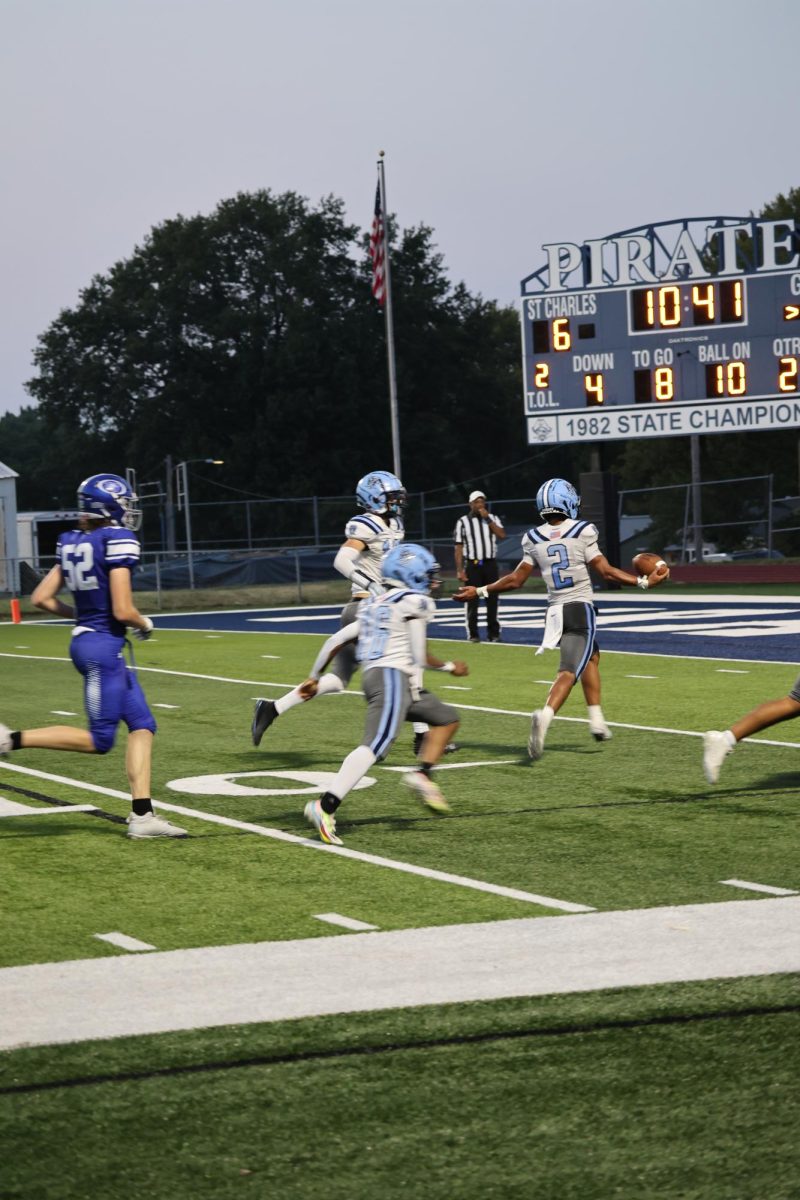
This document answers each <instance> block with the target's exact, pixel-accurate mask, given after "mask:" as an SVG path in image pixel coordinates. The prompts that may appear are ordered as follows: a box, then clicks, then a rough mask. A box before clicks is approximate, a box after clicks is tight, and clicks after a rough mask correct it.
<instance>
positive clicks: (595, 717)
mask: <svg viewBox="0 0 800 1200" xmlns="http://www.w3.org/2000/svg"><path fill="white" fill-rule="evenodd" d="M586 708H587V711H588V713H589V721H590V722H591V724H592V725H605V723H606V722H605V718H604V717H603V710H602V708H601V707H600V705H599V704H587V705H586Z"/></svg>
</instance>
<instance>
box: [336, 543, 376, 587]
mask: <svg viewBox="0 0 800 1200" xmlns="http://www.w3.org/2000/svg"><path fill="white" fill-rule="evenodd" d="M360 558H361V551H360V550H356V548H355V546H340V547H339V550H338V551H337V554H336V558H335V559H334V560H333V565H334V567H335V568H336V570H337V571H338V572H339V574H340V575H344V577H345V579H349V580H350V582H351V583H355V584H358V586H359V587H362V588H363V589H364V591H365V592H366V591H369V585H370V578H369V576H368V575H367V574H366V572H364V571H362V570H361V568H360V567H359V565H358V560H359V559H360Z"/></svg>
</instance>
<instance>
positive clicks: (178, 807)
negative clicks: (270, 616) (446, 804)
mask: <svg viewBox="0 0 800 1200" xmlns="http://www.w3.org/2000/svg"><path fill="white" fill-rule="evenodd" d="M698 737H702V734H698ZM0 770H5V771H18V772H19V773H20V774H21V775H32V776H34V777H35V778H37V779H48V780H50V781H51V782H52V783H64V784H66V785H67V786H68V787H78V788H81V789H82V790H83V791H85V792H99V793H100V795H103V796H115V797H117V798H118V799H120V800H126V801H129V800H130V796H129V794H128V793H127V792H120V791H118V790H117V789H116V788H107V787H102V786H101V785H100V784H99V783H83V782H82V781H81V780H80V779H70V778H69V777H68V776H66V775H52V774H50V772H49V771H36V770H34V769H33V767H19V766H17V764H16V763H7V762H0ZM156 808H157V809H159V810H161V809H164V810H165V812H174V813H180V815H181V816H183V817H194V818H195V819H196V820H198V821H208V822H209V823H210V824H212V825H224V826H226V827H227V828H229V829H241V830H242V832H243V833H255V834H258V835H259V837H268V838H273V839H274V840H275V841H277V842H288V843H289V844H290V845H293V846H303V847H304V848H305V849H307V850H321V851H322V852H323V853H325V854H333V855H337V856H338V857H340V858H352V859H355V860H356V861H357V862H366V863H371V864H372V865H373V866H376V867H387V868H389V869H390V870H393V871H402V872H404V873H405V874H407V875H421V876H422V877H423V878H424V879H435V880H437V881H438V882H439V883H453V884H456V886H458V887H465V888H471V889H472V890H473V891H476V892H490V893H491V894H492V895H494V896H505V897H506V898H507V899H509V900H522V901H524V902H525V903H527V904H541V905H542V907H543V908H555V909H559V910H560V911H562V912H594V909H593V908H590V907H588V906H587V905H585V904H573V903H572V902H571V901H569V900H558V899H554V898H553V897H552V896H540V895H538V894H537V893H536V892H522V891H520V890H519V889H518V888H507V887H502V886H501V885H500V884H496V883H485V882H484V881H483V880H481V879H468V878H467V877H466V876H464V875H451V874H449V872H447V871H434V870H432V869H431V868H430V867H419V866H415V865H414V864H413V863H404V862H398V861H397V860H395V859H392V858H382V857H381V856H380V855H377V854H365V853H363V852H362V851H360V850H348V849H347V848H346V847H345V846H326V845H325V843H324V842H317V841H310V840H309V839H308V838H301V837H298V836H297V835H296V834H293V833H284V831H283V830H282V829H270V828H269V827H268V826H266V825H254V824H252V823H251V822H250V821H236V820H234V818H233V817H223V816H220V815H219V814H218V813H206V812H199V811H198V810H197V809H195V808H185V807H184V806H183V805H182V804H167V803H165V802H164V801H163V800H158V801H157V802H156Z"/></svg>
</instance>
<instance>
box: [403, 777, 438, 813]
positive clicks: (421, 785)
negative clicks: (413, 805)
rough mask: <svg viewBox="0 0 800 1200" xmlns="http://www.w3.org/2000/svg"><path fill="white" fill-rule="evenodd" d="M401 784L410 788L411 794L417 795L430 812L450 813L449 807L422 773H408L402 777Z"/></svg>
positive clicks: (436, 788)
mask: <svg viewBox="0 0 800 1200" xmlns="http://www.w3.org/2000/svg"><path fill="white" fill-rule="evenodd" d="M403 783H404V784H405V785H406V787H409V788H411V790H412V792H416V793H417V795H418V796H419V798H420V800H421V801H422V803H423V804H424V805H425V807H426V808H429V809H430V810H431V812H435V813H449V812H450V805H449V804H448V803H447V801H446V800H445V798H444V796H443V795H442V793H441V792H440V791H439V788H438V787H437V786H436V784H435V783H434V782H433V780H432V779H429V778H428V776H427V775H426V774H425V772H424V771H409V772H408V774H407V775H404V776H403Z"/></svg>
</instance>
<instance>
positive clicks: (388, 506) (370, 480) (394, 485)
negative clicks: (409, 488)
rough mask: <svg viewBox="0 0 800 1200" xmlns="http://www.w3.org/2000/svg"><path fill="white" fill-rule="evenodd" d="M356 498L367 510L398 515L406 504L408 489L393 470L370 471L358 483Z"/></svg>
mask: <svg viewBox="0 0 800 1200" xmlns="http://www.w3.org/2000/svg"><path fill="white" fill-rule="evenodd" d="M356 500H358V503H359V504H360V506H361V507H362V508H364V509H366V510H367V512H374V513H386V512H388V513H393V514H394V515H395V516H398V515H399V514H400V513H401V512H402V510H403V509H404V508H405V506H406V489H405V488H404V487H403V485H402V483H401V482H400V480H399V479H398V478H397V476H396V475H393V474H392V473H391V471H370V473H369V475H365V476H364V477H363V479H359V481H358V483H357V484H356Z"/></svg>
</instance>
